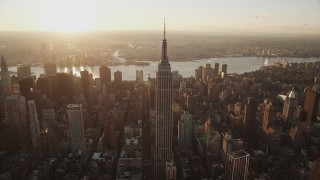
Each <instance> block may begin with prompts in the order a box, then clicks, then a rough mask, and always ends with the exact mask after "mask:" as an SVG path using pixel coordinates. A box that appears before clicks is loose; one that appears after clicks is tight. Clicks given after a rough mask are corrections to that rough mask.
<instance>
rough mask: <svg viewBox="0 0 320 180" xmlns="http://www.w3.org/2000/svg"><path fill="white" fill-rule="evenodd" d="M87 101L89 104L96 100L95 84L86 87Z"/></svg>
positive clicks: (94, 102)
mask: <svg viewBox="0 0 320 180" xmlns="http://www.w3.org/2000/svg"><path fill="white" fill-rule="evenodd" d="M86 97H87V102H88V103H89V104H90V105H93V104H96V103H97V101H98V94H97V89H96V87H95V86H89V87H87V96H86Z"/></svg>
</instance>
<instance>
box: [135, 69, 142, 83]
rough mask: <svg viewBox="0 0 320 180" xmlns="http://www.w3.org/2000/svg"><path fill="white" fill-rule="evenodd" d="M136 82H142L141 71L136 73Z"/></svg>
mask: <svg viewBox="0 0 320 180" xmlns="http://www.w3.org/2000/svg"><path fill="white" fill-rule="evenodd" d="M136 81H137V82H143V71H142V70H140V71H138V70H137V71H136Z"/></svg>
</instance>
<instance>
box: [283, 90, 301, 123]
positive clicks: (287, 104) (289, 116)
mask: <svg viewBox="0 0 320 180" xmlns="http://www.w3.org/2000/svg"><path fill="white" fill-rule="evenodd" d="M297 105H298V100H297V98H296V93H295V92H294V89H292V91H290V93H289V95H288V96H287V97H286V99H285V101H284V104H283V112H282V115H283V116H284V118H285V121H286V122H292V120H293V117H294V114H295V109H296V107H297Z"/></svg>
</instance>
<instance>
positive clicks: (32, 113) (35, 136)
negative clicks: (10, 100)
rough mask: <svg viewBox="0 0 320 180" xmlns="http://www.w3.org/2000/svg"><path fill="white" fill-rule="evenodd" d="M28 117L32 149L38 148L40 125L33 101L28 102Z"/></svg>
mask: <svg viewBox="0 0 320 180" xmlns="http://www.w3.org/2000/svg"><path fill="white" fill-rule="evenodd" d="M28 108H29V117H30V131H31V140H32V146H33V148H38V146H39V136H40V123H39V119H38V115H37V108H36V102H35V101H34V100H30V101H28Z"/></svg>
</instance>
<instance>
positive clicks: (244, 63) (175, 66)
mask: <svg viewBox="0 0 320 180" xmlns="http://www.w3.org/2000/svg"><path fill="white" fill-rule="evenodd" d="M115 56H117V55H115ZM288 60H289V62H316V61H320V58H288ZM276 61H278V58H263V57H226V58H209V59H200V60H193V61H185V62H175V61H171V62H170V64H171V69H172V71H179V73H180V74H181V75H182V76H183V77H190V76H194V73H195V69H196V68H198V67H199V66H206V64H207V63H209V64H211V67H214V63H219V71H221V66H222V64H227V65H228V70H227V71H228V73H244V72H250V71H255V70H258V69H259V68H260V67H261V66H263V65H272V64H273V63H274V62H276ZM146 62H149V63H150V65H148V66H136V65H127V66H126V65H116V66H109V67H110V68H111V74H112V79H113V73H114V72H115V71H117V70H119V71H121V72H122V79H123V80H135V79H136V70H142V71H143V75H144V80H146V79H147V78H148V75H149V74H150V76H151V77H156V71H157V66H158V62H155V61H146ZM99 67H100V66H85V67H83V66H81V67H72V68H58V72H70V71H71V70H72V71H73V73H74V74H76V75H77V76H80V71H82V70H87V71H89V73H92V74H93V77H94V78H97V77H99ZM9 71H12V72H17V66H11V67H9ZM31 72H32V73H33V74H35V75H36V76H37V77H39V75H40V74H44V69H43V67H31Z"/></svg>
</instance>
